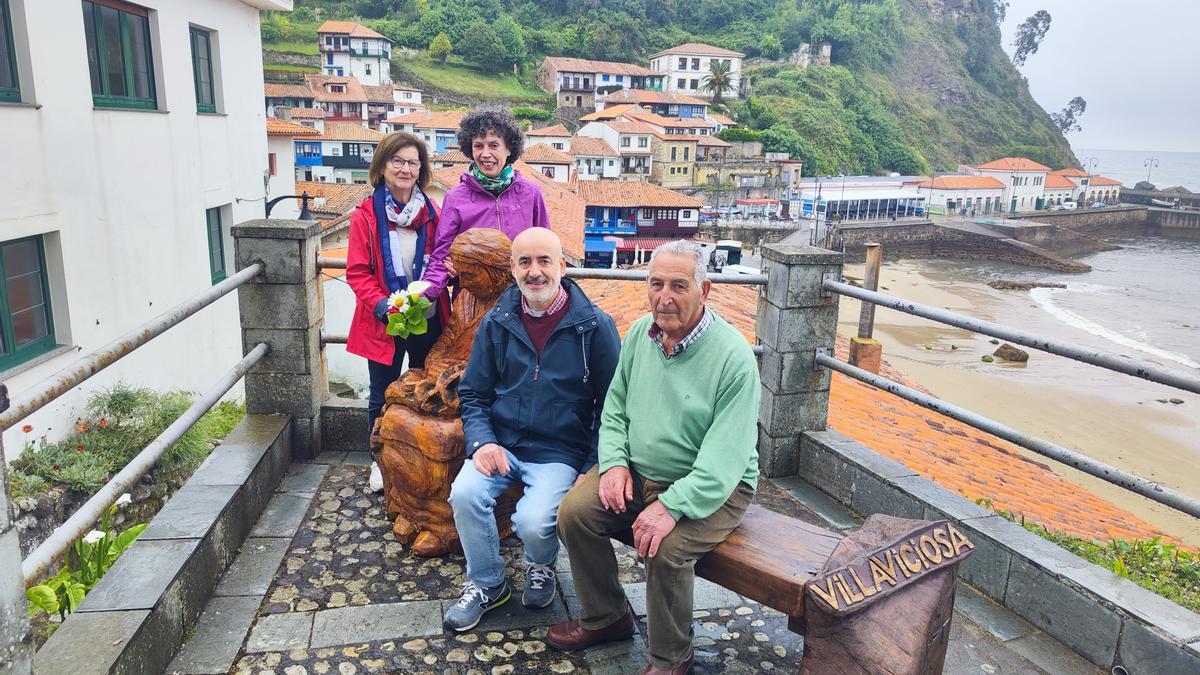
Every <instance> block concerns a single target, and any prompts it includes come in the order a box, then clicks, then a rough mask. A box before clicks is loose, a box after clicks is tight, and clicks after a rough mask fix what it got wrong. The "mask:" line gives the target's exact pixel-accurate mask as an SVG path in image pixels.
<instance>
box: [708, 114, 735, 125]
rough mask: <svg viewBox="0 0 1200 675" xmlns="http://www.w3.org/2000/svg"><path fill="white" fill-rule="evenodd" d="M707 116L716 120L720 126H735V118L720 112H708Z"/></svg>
mask: <svg viewBox="0 0 1200 675" xmlns="http://www.w3.org/2000/svg"><path fill="white" fill-rule="evenodd" d="M708 116H709V118H710V119H714V120H716V121H717V122H720V123H721V125H722V126H727V127H736V126H737V121H736V120H734V119H731V118H729V117H726V116H724V115H722V114H720V113H713V112H710V113H708Z"/></svg>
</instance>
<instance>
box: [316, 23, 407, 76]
mask: <svg viewBox="0 0 1200 675" xmlns="http://www.w3.org/2000/svg"><path fill="white" fill-rule="evenodd" d="M317 43H318V47H319V49H320V53H321V72H322V73H324V74H325V75H336V76H350V77H356V78H358V80H359V81H360V82H362V83H363V84H365V85H370V86H378V85H390V84H391V83H392V73H391V63H392V41H391V40H389V39H387V38H386V37H384V36H382V35H380V34H379V33H376V32H375V31H373V30H371V29H370V28H367V27H366V26H364V25H362V24H360V23H357V22H354V21H326V22H325V23H323V24H321V26H320V27H319V28H317Z"/></svg>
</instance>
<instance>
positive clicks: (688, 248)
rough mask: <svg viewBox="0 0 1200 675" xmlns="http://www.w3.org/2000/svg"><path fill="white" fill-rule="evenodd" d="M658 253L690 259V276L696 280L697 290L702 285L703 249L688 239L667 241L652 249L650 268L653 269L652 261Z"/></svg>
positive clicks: (703, 269)
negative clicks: (691, 264) (691, 265)
mask: <svg viewBox="0 0 1200 675" xmlns="http://www.w3.org/2000/svg"><path fill="white" fill-rule="evenodd" d="M659 253H669V254H671V255H678V256H683V257H685V258H691V259H692V263H693V267H692V276H693V277H694V278H695V280H696V287H697V288H699V287H700V286H702V285H703V284H704V276H705V272H706V269H705V268H706V267H707V265H706V264H705V261H704V249H702V248H700V245H699V244H697V243H696V242H694V241H690V240H688V239H676V240H675V241H669V242H667V243H665V244H663V245H662V246H659V247H658V248H656V249H654V252H653V253H651V254H650V267H654V259H655V258H657V257H658V254H659Z"/></svg>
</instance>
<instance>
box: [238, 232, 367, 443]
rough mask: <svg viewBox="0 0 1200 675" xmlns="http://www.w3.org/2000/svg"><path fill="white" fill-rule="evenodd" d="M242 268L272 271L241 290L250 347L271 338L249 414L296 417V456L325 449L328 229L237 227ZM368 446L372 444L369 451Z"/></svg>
mask: <svg viewBox="0 0 1200 675" xmlns="http://www.w3.org/2000/svg"><path fill="white" fill-rule="evenodd" d="M232 232H233V237H234V242H235V251H236V260H237V269H239V270H240V269H243V268H245V267H246V266H248V265H250V264H252V263H254V262H262V263H263V264H264V265H265V266H266V269H265V270H264V272H263V273H262V274H261V275H259V276H258V277H257V278H255V279H254V280H253V281H251V282H250V283H248V284H245V285H243V286H242V287H241V288H240V289H238V308H239V310H240V313H241V324H242V349H243V352H248V351H250V349H252V348H253V347H254V345H256V344H258V343H260V342H265V343H266V344H267V345H269V346H270V347H271V351H270V353H269V354H267V356H266V357H265V358H264V359H262V360H261V361H259V362H258V364H257V365H255V366H254V367H253V368H252V369H250V372H248V373H247V374H246V412H248V413H250V414H260V415H264V414H265V415H269V414H283V415H290V416H291V418H292V441H293V448H294V453H295V456H296V457H295V458H296V459H311V458H313V457H316V456H317V455H318V454H319V453H320V452H321V404H323V403H324V402H325V400H326V399H328V398H329V382H328V379H327V377H326V366H325V352H324V350H323V349H322V347H321V328H322V326H324V324H325V300H324V296H323V294H322V291H321V283H320V277H319V274H318V271H317V255H318V253H319V252H320V249H321V226H320V224H319V223H317V222H314V221H310V220H251V221H247V222H244V223H240V224H238V225H235V226H233V228H232ZM364 450H365V448H364Z"/></svg>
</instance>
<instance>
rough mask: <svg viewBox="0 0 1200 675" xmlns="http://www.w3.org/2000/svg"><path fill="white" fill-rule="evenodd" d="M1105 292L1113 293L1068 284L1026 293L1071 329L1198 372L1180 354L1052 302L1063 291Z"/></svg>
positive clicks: (1087, 286) (1093, 286)
mask: <svg viewBox="0 0 1200 675" xmlns="http://www.w3.org/2000/svg"><path fill="white" fill-rule="evenodd" d="M1109 290H1115V289H1112V288H1111V287H1106V286H1099V285H1096V284H1071V285H1070V286H1069V287H1068V288H1065V289H1064V288H1035V289H1033V290H1031V291H1030V292H1029V295H1030V297H1031V298H1033V301H1034V302H1036V303H1037V305H1038V307H1041V308H1042V309H1043V310H1045V311H1046V313H1047V314H1049V315H1051V316H1053V317H1054V318H1056V319H1058V320H1059V321H1061V322H1063V323H1065V324H1067V325H1068V326H1073V327H1075V328H1078V329H1080V330H1082V331H1086V332H1088V333H1091V334H1092V335H1096V336H1098V337H1102V338H1104V339H1105V340H1108V341H1109V342H1112V343H1115V344H1118V345H1121V346H1122V347H1128V348H1130V349H1136V350H1138V351H1140V352H1145V353H1147V354H1151V355H1153V356H1157V357H1158V358H1160V359H1165V360H1167V361H1173V362H1175V363H1178V364H1181V365H1184V366H1187V367H1188V368H1197V369H1200V363H1196V362H1195V361H1193V360H1192V359H1190V358H1188V357H1187V356H1186V355H1184V354H1179V353H1177V352H1173V351H1170V350H1168V349H1162V348H1160V347H1155V346H1154V345H1152V344H1147V343H1145V342H1141V341H1139V340H1136V339H1134V338H1131V337H1129V336H1128V335H1124V334H1122V333H1119V332H1117V331H1115V330H1112V329H1109V328H1105V327H1104V326H1101V325H1100V324H1098V323H1096V322H1095V321H1092V320H1091V319H1088V318H1086V317H1084V316H1081V315H1079V314H1077V313H1075V312H1072V311H1071V310H1069V309H1065V308H1063V307H1059V306H1058V305H1056V304H1055V303H1054V296H1055V295H1056V294H1057V293H1062V292H1064V291H1066V292H1072V291H1077V292H1082V293H1105V292H1107V291H1109Z"/></svg>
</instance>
